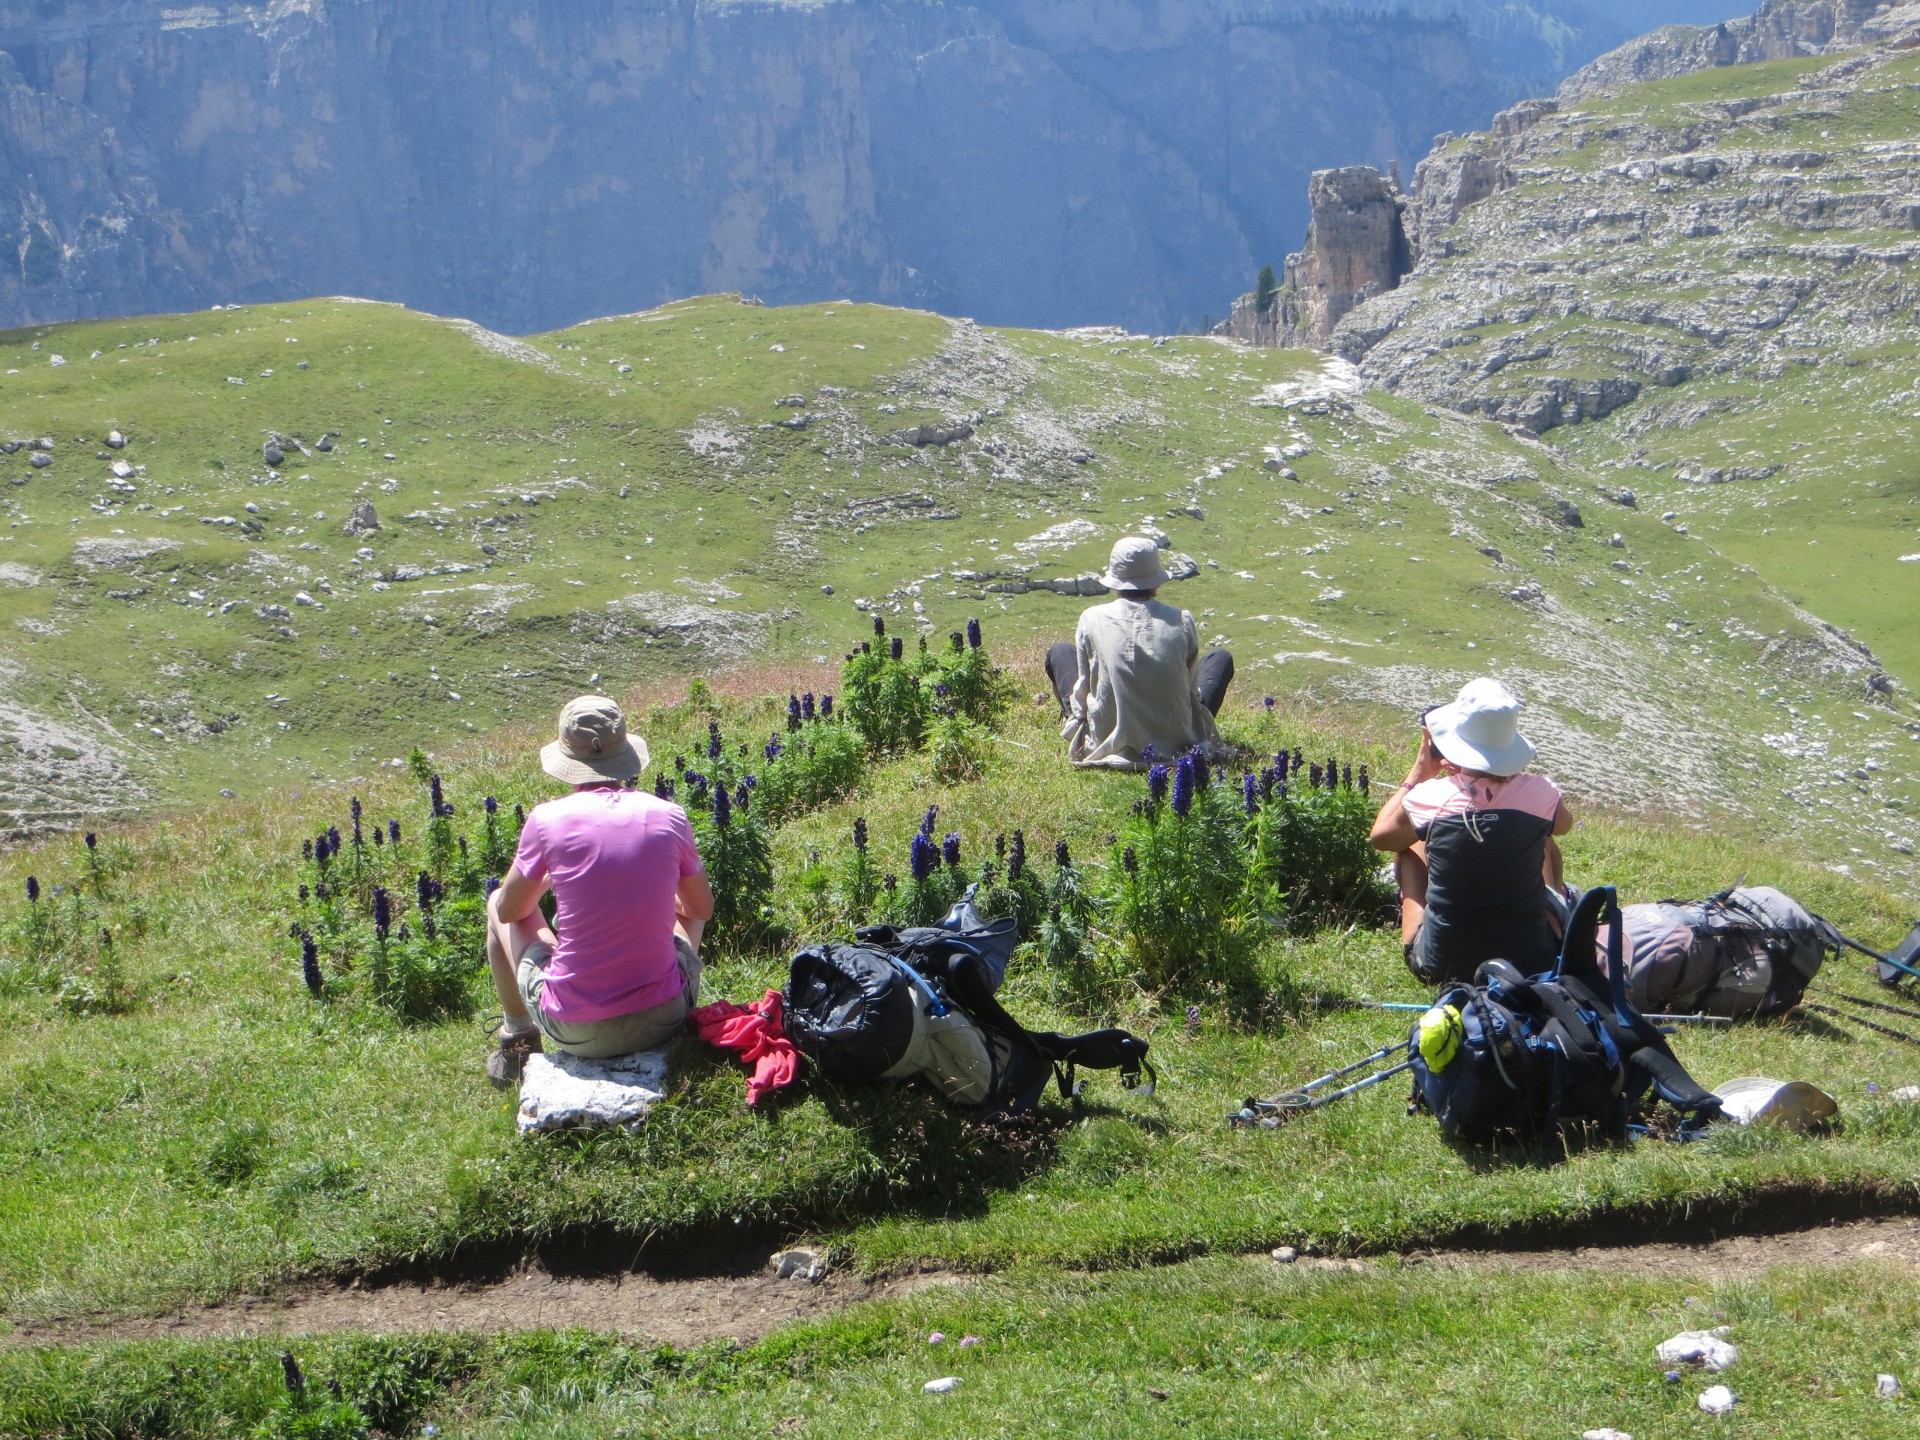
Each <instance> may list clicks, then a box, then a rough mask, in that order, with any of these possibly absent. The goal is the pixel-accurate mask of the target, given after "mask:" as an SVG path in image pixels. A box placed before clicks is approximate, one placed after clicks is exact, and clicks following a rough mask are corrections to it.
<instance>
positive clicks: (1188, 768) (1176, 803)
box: [1173, 755, 1196, 820]
mask: <svg viewBox="0 0 1920 1440" xmlns="http://www.w3.org/2000/svg"><path fill="white" fill-rule="evenodd" d="M1195 774H1196V767H1195V765H1194V763H1193V756H1192V755H1182V756H1181V757H1180V763H1179V764H1177V765H1176V766H1174V767H1173V813H1174V814H1175V815H1178V816H1179V817H1180V818H1181V819H1182V820H1184V819H1186V818H1187V814H1188V812H1189V811H1191V810H1192V809H1193V788H1194V776H1195Z"/></svg>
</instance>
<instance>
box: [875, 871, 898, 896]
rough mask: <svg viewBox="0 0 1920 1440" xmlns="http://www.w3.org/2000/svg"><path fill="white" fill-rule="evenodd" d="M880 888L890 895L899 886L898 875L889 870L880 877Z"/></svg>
mask: <svg viewBox="0 0 1920 1440" xmlns="http://www.w3.org/2000/svg"><path fill="white" fill-rule="evenodd" d="M880 888H881V889H882V890H884V891H886V892H887V893H888V894H889V895H891V894H892V893H893V892H894V891H895V890H898V889H899V888H900V877H899V876H898V875H896V874H894V873H893V872H892V871H891V870H889V871H888V872H887V873H886V874H884V875H882V876H881V877H880Z"/></svg>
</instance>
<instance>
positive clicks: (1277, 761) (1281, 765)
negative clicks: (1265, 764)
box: [1273, 750, 1293, 780]
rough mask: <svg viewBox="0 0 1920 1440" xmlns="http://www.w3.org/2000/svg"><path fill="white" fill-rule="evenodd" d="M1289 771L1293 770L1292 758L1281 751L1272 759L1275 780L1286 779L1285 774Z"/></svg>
mask: <svg viewBox="0 0 1920 1440" xmlns="http://www.w3.org/2000/svg"><path fill="white" fill-rule="evenodd" d="M1291 769H1293V757H1292V756H1291V755H1289V754H1288V753H1287V752H1286V751H1284V750H1282V751H1281V752H1280V753H1279V754H1278V755H1276V756H1274V757H1273V773H1274V778H1275V779H1277V780H1284V779H1286V778H1287V772H1288V771H1290V770H1291Z"/></svg>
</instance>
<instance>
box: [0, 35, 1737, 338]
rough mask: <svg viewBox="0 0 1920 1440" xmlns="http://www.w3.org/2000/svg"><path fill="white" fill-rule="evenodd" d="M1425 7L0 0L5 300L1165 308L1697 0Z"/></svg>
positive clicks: (1271, 252) (583, 313) (1, 312)
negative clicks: (1341, 174) (1365, 177)
mask: <svg viewBox="0 0 1920 1440" xmlns="http://www.w3.org/2000/svg"><path fill="white" fill-rule="evenodd" d="M1428 8H1433V9H1444V10H1446V11H1449V12H1453V13H1452V14H1449V15H1447V16H1444V17H1442V18H1420V17H1417V16H1409V15H1408V14H1407V12H1406V7H1405V6H1404V4H1403V3H1402V0H1351V3H1343V4H1341V5H1337V6H1336V5H1312V6H1305V5H1299V4H1294V3H1287V4H1267V3H1257V4H1234V5H1223V4H1221V3H1219V0H948V3H940V4H923V3H912V4H903V3H897V0H808V3H804V4H802V3H786V0H778V3H776V0H754V3H740V0H619V3H615V0H580V3H577V4H569V5H557V6H556V5H548V6H531V7H525V6H521V7H515V6H503V5H500V4H497V3H493V0H273V3H256V4H247V5H240V4H229V3H226V0H221V3H216V4H191V3H178V4H174V3H168V4H160V3H152V0H148V3H128V0H59V3H53V0H0V326H5V325H19V324H26V323H30V322H39V321H47V320H56V319H70V318H76V317H83V316H94V315H103V314H125V313H131V312H141V311H152V310H172V309H190V308H198V307H203V306H206V305H209V304H213V303H227V302H232V301H241V302H245V301H258V300H271V299H284V298H289V297H294V296H304V295H311V294H341V293H344V294H354V295H365V296H371V297H374V298H379V299H388V300H399V301H403V302H405V303H407V304H409V305H412V306H416V307H418V308H420V309H424V310H430V311H433V312H435V313H439V314H455V315H470V316H472V317H474V318H475V319H476V320H479V321H481V322H482V323H483V324H484V325H486V326H488V327H491V328H492V329H494V330H497V331H505V332H509V333H519V334H525V333H529V332H534V331H541V330H547V329H551V328H553V327H556V326H559V325H562V324H565V323H569V322H571V321H575V320H579V319H583V318H586V317H589V316H594V315H602V314H607V313H609V312H614V311H622V310H638V309H643V308H647V307H649V306H652V305H655V304H658V303H661V302H663V301H666V300H670V299H674V298H678V297H680V296H684V295H687V294H694V293H699V292H702V291H732V290H738V291H741V292H744V293H747V294H750V295H757V296H759V297H760V298H762V299H764V300H766V301H769V302H772V303H786V302H796V301H810V300H819V299H824V298H837V297H840V296H851V297H854V298H858V299H863V300H877V301H883V302H888V303H896V304H904V305H914V306H924V307H926V308H930V309H936V310H942V311H945V312H947V313H949V314H970V315H975V316H978V317H981V318H982V319H986V320H990V321H995V322H1000V323H1022V324H1031V325H1058V326H1070V325H1078V324H1085V323H1090V322H1105V323H1113V322H1120V323H1123V324H1125V325H1126V326H1128V327H1130V328H1132V329H1135V330H1142V329H1146V330H1157V331H1162V332H1165V331H1171V330H1174V329H1177V328H1180V327H1181V326H1183V325H1186V324H1190V323H1192V322H1193V321H1194V320H1195V319H1197V318H1198V317H1199V316H1200V315H1202V314H1203V313H1205V312H1207V311H1209V310H1217V309H1218V308H1219V304H1220V300H1219V297H1221V296H1223V295H1227V294H1230V293H1232V292H1233V291H1234V290H1236V289H1238V288H1240V287H1242V286H1244V285H1246V284H1247V283H1248V282H1249V281H1250V280H1251V279H1252V277H1253V275H1254V273H1255V271H1256V270H1257V269H1258V268H1259V266H1260V264H1261V263H1262V262H1263V261H1266V260H1269V259H1274V260H1277V258H1278V257H1279V256H1281V255H1283V254H1284V253H1285V252H1286V251H1287V250H1288V249H1290V248H1293V247H1294V246H1296V245H1297V244H1298V243H1299V237H1300V235H1301V234H1302V232H1303V230H1304V229H1305V226H1306V223H1307V218H1308V217H1307V206H1306V188H1307V178H1308V174H1309V172H1310V170H1311V168H1313V167H1314V166H1316V165H1321V166H1324V165H1327V164H1345V163H1350V162H1353V161H1360V160H1375V161H1378V162H1381V163H1384V162H1386V161H1387V160H1389V159H1391V158H1393V157H1396V156H1398V157H1404V158H1405V159H1406V160H1407V161H1408V162H1411V161H1412V159H1413V158H1415V157H1416V156H1417V155H1418V154H1419V153H1420V152H1421V151H1423V150H1424V149H1425V148H1426V143H1427V140H1428V138H1429V137H1430V136H1432V135H1433V134H1434V132H1435V131H1437V130H1441V129H1445V128H1449V127H1451V128H1454V129H1462V128H1465V127H1466V126H1468V125H1471V124H1476V123H1478V122H1479V120H1480V118H1481V117H1483V116H1485V115H1486V114H1488V113H1489V112H1491V111H1492V110H1494V109H1496V108H1498V107H1499V106H1500V105H1502V104H1505V103H1507V102H1508V101H1509V100H1511V99H1512V98H1513V97H1514V95H1515V93H1517V90H1518V82H1517V81H1516V79H1515V78H1514V77H1516V76H1536V75H1541V74H1550V73H1551V74H1557V73H1560V72H1561V71H1562V70H1563V69H1564V68H1566V66H1567V65H1568V64H1569V63H1578V61H1579V60H1580V59H1583V58H1585V57H1586V56H1587V55H1590V54H1594V53H1598V51H1599V50H1600V49H1602V48H1604V47H1605V46H1606V45H1610V44H1613V43H1617V41H1618V40H1619V39H1620V38H1624V37H1625V36H1626V35H1628V34H1631V33H1633V32H1632V31H1631V30H1629V29H1625V28H1623V27H1625V26H1627V25H1635V26H1638V25H1643V24H1644V23H1646V21H1647V18H1648V17H1649V16H1654V17H1656V18H1667V17H1675V18H1694V17H1693V15H1692V14H1691V13H1690V12H1696V11H1697V12H1704V13H1705V14H1709V15H1710V14H1711V13H1712V10H1713V8H1715V7H1714V6H1713V5H1712V4H1711V0H1610V3H1609V4H1608V5H1606V6H1594V5H1586V6H1581V7H1572V6H1570V5H1566V4H1564V3H1563V0H1554V8H1555V10H1556V13H1557V12H1558V11H1560V10H1565V11H1566V12H1567V18H1566V19H1565V21H1564V23H1562V22H1559V21H1556V22H1555V24H1554V25H1552V26H1551V27H1549V26H1544V25H1543V26H1538V27H1530V26H1527V25H1515V24H1513V23H1512V20H1511V14H1510V12H1511V9H1512V7H1511V6H1510V5H1508V4H1506V3H1504V0H1458V3H1454V4H1449V5H1447V6H1445V7H1428ZM1549 30H1550V31H1551V33H1550V34H1549V33H1548V32H1549Z"/></svg>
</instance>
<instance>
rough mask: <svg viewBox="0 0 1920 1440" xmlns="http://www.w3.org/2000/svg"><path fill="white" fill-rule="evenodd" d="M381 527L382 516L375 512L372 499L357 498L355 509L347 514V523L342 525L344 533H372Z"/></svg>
mask: <svg viewBox="0 0 1920 1440" xmlns="http://www.w3.org/2000/svg"><path fill="white" fill-rule="evenodd" d="M379 528H380V517H379V515H378V514H377V513H375V511H374V508H373V502H372V501H371V500H356V501H354V502H353V509H352V511H351V512H349V514H348V515H347V523H346V524H344V525H342V526H341V527H340V533H341V534H343V535H353V536H360V535H371V534H372V533H373V532H374V531H375V530H378V529H379Z"/></svg>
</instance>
